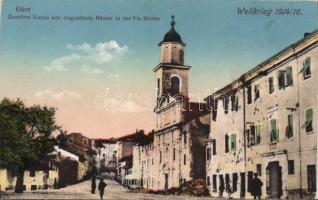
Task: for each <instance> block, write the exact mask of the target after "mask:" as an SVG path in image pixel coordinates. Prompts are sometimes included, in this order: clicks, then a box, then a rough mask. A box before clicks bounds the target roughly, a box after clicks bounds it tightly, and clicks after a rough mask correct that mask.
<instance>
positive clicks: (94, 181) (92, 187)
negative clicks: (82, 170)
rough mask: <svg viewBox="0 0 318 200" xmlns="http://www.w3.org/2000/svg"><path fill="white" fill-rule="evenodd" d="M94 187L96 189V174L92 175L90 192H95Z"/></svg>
mask: <svg viewBox="0 0 318 200" xmlns="http://www.w3.org/2000/svg"><path fill="white" fill-rule="evenodd" d="M95 189H96V176H95V175H93V176H92V185H91V193H92V194H95Z"/></svg>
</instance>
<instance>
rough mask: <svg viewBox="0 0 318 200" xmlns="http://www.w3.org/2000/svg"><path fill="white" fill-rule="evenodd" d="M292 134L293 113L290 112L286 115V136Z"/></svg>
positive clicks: (289, 136) (291, 135) (288, 136)
mask: <svg viewBox="0 0 318 200" xmlns="http://www.w3.org/2000/svg"><path fill="white" fill-rule="evenodd" d="M293 135H294V133H293V114H292V113H291V114H289V115H288V116H287V126H286V137H287V138H291V137H293Z"/></svg>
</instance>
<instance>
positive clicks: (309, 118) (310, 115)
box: [305, 108, 313, 132]
mask: <svg viewBox="0 0 318 200" xmlns="http://www.w3.org/2000/svg"><path fill="white" fill-rule="evenodd" d="M312 120H313V109H312V108H310V109H307V110H306V122H305V127H306V132H311V131H312V130H313V127H312Z"/></svg>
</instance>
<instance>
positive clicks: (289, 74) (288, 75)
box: [286, 67, 293, 87]
mask: <svg viewBox="0 0 318 200" xmlns="http://www.w3.org/2000/svg"><path fill="white" fill-rule="evenodd" d="M290 85H293V70H292V68H291V67H287V68H286V87H288V86H290Z"/></svg>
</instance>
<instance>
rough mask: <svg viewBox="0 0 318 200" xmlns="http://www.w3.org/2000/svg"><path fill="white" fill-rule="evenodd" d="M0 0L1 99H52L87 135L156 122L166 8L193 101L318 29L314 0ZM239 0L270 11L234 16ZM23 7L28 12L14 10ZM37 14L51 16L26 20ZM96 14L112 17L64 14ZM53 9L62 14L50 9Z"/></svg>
mask: <svg viewBox="0 0 318 200" xmlns="http://www.w3.org/2000/svg"><path fill="white" fill-rule="evenodd" d="M0 2H1V3H0V4H2V5H0V7H1V6H2V9H0V15H1V18H0V99H2V98H4V97H8V98H12V99H15V98H20V99H22V100H23V101H24V102H25V103H26V104H27V105H33V104H40V105H48V106H52V107H55V108H57V114H56V120H57V122H58V124H60V125H61V126H62V127H63V129H64V130H67V131H68V132H81V133H83V134H84V135H86V136H88V137H91V138H108V137H118V136H122V135H126V134H130V133H133V132H134V131H135V130H136V129H144V130H145V131H146V132H147V131H151V130H152V129H153V128H154V127H155V124H154V119H155V116H154V113H153V108H154V105H155V94H156V93H155V92H156V91H155V88H156V87H155V76H154V73H153V68H154V67H155V66H156V65H157V64H158V63H159V56H160V51H159V50H160V49H159V46H158V43H159V42H160V41H161V40H162V39H163V36H164V34H165V33H166V32H167V31H169V29H170V21H171V15H175V21H176V27H175V28H176V30H177V32H178V33H179V34H180V35H181V37H182V40H183V41H184V42H185V43H186V49H185V63H186V64H187V65H191V66H192V68H191V70H190V74H189V92H190V93H191V100H192V101H201V100H202V99H203V98H204V97H205V96H207V95H208V94H210V93H211V92H213V91H214V90H216V89H218V88H221V87H222V86H224V85H226V84H227V83H230V82H231V81H232V80H234V79H236V78H238V77H239V76H240V75H241V74H243V73H244V72H246V71H247V70H249V69H251V68H252V67H254V66H256V65H257V64H259V63H261V62H262V61H264V60H266V59H267V58H269V57H270V56H272V55H273V54H275V53H277V52H278V51H280V50H282V49H284V48H285V47H287V46H289V45H290V44H292V43H295V42H296V41H298V40H300V39H301V38H302V37H303V34H304V33H305V32H311V31H313V30H315V29H317V28H318V20H317V18H318V6H317V2H315V1H243V0H240V1H238V0H213V1H212V0H200V1H198V0H174V1H171V0H161V1H157V0H90V1H87V0H68V1H64V0H55V1H48V0H47V1H43V0H0ZM22 7H23V8H24V9H23V8H22ZM238 8H239V9H243V8H245V9H250V8H257V9H271V10H272V13H271V15H269V16H266V15H262V14H254V15H251V14H246V15H244V14H242V15H240V14H238ZM276 9H299V10H300V11H299V12H298V13H299V14H300V15H291V14H290V15H276V14H275V12H276ZM17 10H19V11H20V12H18V11H17ZM22 10H24V11H25V12H21V11H22ZM26 11H28V12H26ZM292 11H293V10H292ZM21 15H22V17H23V16H24V17H25V16H30V18H31V19H11V18H15V17H17V16H20V17H21ZM34 15H36V16H44V18H45V16H48V17H49V20H44V19H33V16H34ZM96 15H99V16H104V17H112V20H103V21H97V20H64V17H76V16H83V17H88V16H92V17H93V18H94V17H95V16H96ZM10 16H11V17H10ZM59 16H60V17H61V18H60V20H58V19H56V18H55V19H54V20H53V18H52V17H59ZM133 16H136V17H140V18H141V20H133ZM144 16H148V17H155V19H159V20H144V19H143V18H144ZM116 17H117V19H118V18H120V20H116ZM124 17H130V18H131V19H130V20H124ZM42 18H43V17H42Z"/></svg>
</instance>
